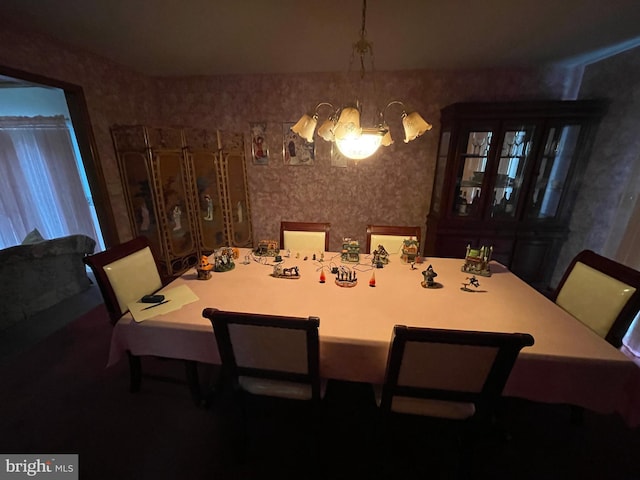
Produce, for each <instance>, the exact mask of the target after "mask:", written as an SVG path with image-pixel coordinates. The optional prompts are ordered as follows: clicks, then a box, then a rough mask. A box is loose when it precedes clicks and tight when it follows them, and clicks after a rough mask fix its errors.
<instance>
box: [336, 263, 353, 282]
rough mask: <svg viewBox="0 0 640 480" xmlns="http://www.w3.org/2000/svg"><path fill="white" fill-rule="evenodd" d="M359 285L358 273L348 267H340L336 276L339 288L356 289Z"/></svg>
mask: <svg viewBox="0 0 640 480" xmlns="http://www.w3.org/2000/svg"><path fill="white" fill-rule="evenodd" d="M357 284H358V279H357V278H356V272H355V271H352V270H351V269H350V268H347V267H340V268H339V269H338V273H337V275H336V285H338V286H339V287H355V286H356V285H357Z"/></svg>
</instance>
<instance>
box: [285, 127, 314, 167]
mask: <svg viewBox="0 0 640 480" xmlns="http://www.w3.org/2000/svg"><path fill="white" fill-rule="evenodd" d="M294 125H295V123H294V122H285V123H283V124H282V158H283V159H284V163H285V165H313V163H314V162H315V144H314V143H309V142H307V141H306V140H305V139H303V138H300V137H299V136H298V134H296V133H294V132H292V131H291V127H293V126H294Z"/></svg>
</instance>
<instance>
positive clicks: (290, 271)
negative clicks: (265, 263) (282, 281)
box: [271, 263, 300, 280]
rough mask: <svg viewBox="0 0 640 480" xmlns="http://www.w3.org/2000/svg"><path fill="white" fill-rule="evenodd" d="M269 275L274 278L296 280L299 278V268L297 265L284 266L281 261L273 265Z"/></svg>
mask: <svg viewBox="0 0 640 480" xmlns="http://www.w3.org/2000/svg"><path fill="white" fill-rule="evenodd" d="M271 276H272V277H274V278H286V279H289V280H297V279H299V278H300V270H299V269H298V267H289V268H285V267H283V266H282V264H281V263H278V264H276V265H274V266H273V272H272V273H271Z"/></svg>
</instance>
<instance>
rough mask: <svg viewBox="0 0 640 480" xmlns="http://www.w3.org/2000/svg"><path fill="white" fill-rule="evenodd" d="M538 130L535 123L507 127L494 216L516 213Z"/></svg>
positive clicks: (500, 216)
mask: <svg viewBox="0 0 640 480" xmlns="http://www.w3.org/2000/svg"><path fill="white" fill-rule="evenodd" d="M534 131H535V126H534V125H519V126H513V125H509V126H507V127H506V128H505V130H504V136H503V138H502V146H501V147H500V150H499V152H498V158H497V164H498V165H497V171H496V176H495V182H494V185H493V192H492V199H491V217H492V218H513V217H514V216H515V215H516V206H517V205H518V198H519V197H520V193H521V192H522V184H523V179H524V174H525V166H526V164H527V161H528V159H529V155H530V153H531V141H532V137H533V134H534Z"/></svg>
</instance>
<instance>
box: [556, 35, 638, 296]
mask: <svg viewBox="0 0 640 480" xmlns="http://www.w3.org/2000/svg"><path fill="white" fill-rule="evenodd" d="M639 78H640V48H635V49H633V50H629V51H627V52H624V53H621V54H618V55H616V56H614V57H611V58H609V59H606V60H603V61H601V62H598V63H595V64H593V65H589V66H588V67H586V68H585V71H584V78H583V81H582V85H581V88H580V94H579V95H580V98H583V99H589V98H609V99H610V101H611V103H610V105H609V111H608V113H607V115H606V116H605V118H604V119H603V120H602V122H601V123H600V126H599V128H598V132H597V134H596V137H595V139H594V144H593V147H592V153H591V156H590V160H589V163H588V165H587V168H586V171H585V174H584V179H583V185H582V187H581V189H580V193H579V194H578V198H577V201H576V205H575V208H574V210H573V213H572V218H571V223H570V229H571V234H570V236H569V239H568V241H567V242H566V243H565V244H564V246H563V248H562V251H561V254H560V258H559V260H558V265H557V267H556V271H555V273H554V278H553V279H552V283H553V284H557V282H559V281H560V278H561V277H562V273H563V272H564V270H565V269H566V268H567V266H568V265H569V262H570V261H571V259H572V258H573V257H574V256H575V255H576V254H577V253H578V252H580V251H581V250H584V249H586V248H588V249H591V250H594V251H595V252H598V253H601V254H603V255H605V256H608V257H611V258H615V257H616V254H617V250H618V247H619V245H620V241H621V240H622V236H623V235H624V232H625V230H626V227H627V223H628V222H629V219H630V215H631V212H632V210H633V206H634V204H635V202H636V201H637V198H638V195H639V194H640V178H638V174H639V173H640V169H639V168H638V163H639V162H640V136H639V135H638V132H639V131H640V83H638V79H639ZM602 179H606V181H602Z"/></svg>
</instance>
